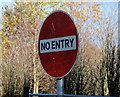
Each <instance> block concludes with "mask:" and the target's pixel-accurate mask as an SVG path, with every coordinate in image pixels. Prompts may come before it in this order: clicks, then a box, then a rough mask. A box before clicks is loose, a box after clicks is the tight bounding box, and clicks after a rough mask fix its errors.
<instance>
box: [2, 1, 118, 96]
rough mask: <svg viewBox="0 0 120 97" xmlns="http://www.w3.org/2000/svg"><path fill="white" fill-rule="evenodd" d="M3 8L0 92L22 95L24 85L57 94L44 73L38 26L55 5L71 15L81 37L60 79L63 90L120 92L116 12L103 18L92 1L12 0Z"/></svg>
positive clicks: (98, 5) (54, 8)
mask: <svg viewBox="0 0 120 97" xmlns="http://www.w3.org/2000/svg"><path fill="white" fill-rule="evenodd" d="M2 10H3V12H2V20H1V24H2V28H1V30H0V36H1V42H0V45H1V54H2V60H1V63H0V64H1V67H0V68H1V76H2V78H1V79H2V91H1V93H2V95H7V96H14V95H22V94H23V87H25V86H28V87H30V88H31V89H32V91H33V92H34V93H56V80H55V79H52V78H50V77H48V76H47V75H46V74H45V73H44V71H43V69H42V67H41V65H40V62H39V57H38V53H37V40H38V35H39V31H40V27H41V25H42V23H43V21H44V19H45V18H46V17H47V15H48V14H50V13H51V12H52V11H55V10H64V11H66V12H68V13H69V14H70V15H71V16H72V18H73V19H74V21H75V24H76V26H77V29H78V33H79V39H80V43H79V45H80V48H79V55H78V61H77V63H76V65H75V67H74V68H73V70H72V72H70V74H69V75H68V76H66V77H65V78H64V85H65V86H64V91H65V93H70V94H77V95H111V96H113V95H119V94H120V62H119V61H120V60H119V59H120V51H119V49H118V45H117V38H116V34H117V33H118V26H117V22H118V21H117V18H116V16H117V12H116V13H114V14H113V15H110V16H111V17H110V16H108V17H106V16H105V14H104V13H105V12H104V11H103V10H102V8H101V6H100V4H99V3H95V2H91V3H90V2H70V3H66V2H14V3H13V8H9V7H8V6H4V8H3V9H2ZM46 61H47V59H46Z"/></svg>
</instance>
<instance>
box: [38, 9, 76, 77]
mask: <svg viewBox="0 0 120 97" xmlns="http://www.w3.org/2000/svg"><path fill="white" fill-rule="evenodd" d="M38 53H39V57H40V62H41V65H42V67H43V69H44V70H45V71H46V72H47V74H48V75H50V76H51V77H53V78H61V77H64V76H65V75H66V74H68V73H69V72H70V70H71V68H72V67H73V66H74V64H75V62H76V58H77V54H78V33H77V29H76V26H75V24H74V22H73V20H72V19H71V17H70V15H68V14H67V13H66V12H64V11H55V12H53V13H51V14H50V15H49V16H48V17H47V18H46V19H45V21H44V22H43V25H42V27H41V30H40V34H39V39H38Z"/></svg>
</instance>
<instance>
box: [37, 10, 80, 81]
mask: <svg viewBox="0 0 120 97" xmlns="http://www.w3.org/2000/svg"><path fill="white" fill-rule="evenodd" d="M55 12H63V13H65V14H67V15H68V16H69V17H70V18H71V20H72V21H73V23H74V25H75V28H76V31H77V36H78V50H77V56H76V60H75V62H74V64H73V66H72V68H71V69H70V70H69V72H68V73H66V74H65V75H64V76H61V77H53V76H51V75H49V74H48V73H47V72H46V71H45V69H44V68H43V65H42V63H41V60H40V56H39V53H40V52H39V50H38V56H39V60H40V64H41V66H42V68H43V70H44V72H45V73H46V74H47V75H48V76H49V77H51V78H54V79H61V78H64V77H65V76H67V75H68V74H69V73H70V72H71V70H72V69H73V68H74V66H75V64H76V62H77V59H78V53H79V34H78V30H77V26H76V24H75V22H74V20H73V18H72V17H71V16H70V15H69V14H68V13H67V12H65V11H63V10H56V11H53V12H51V13H50V14H49V15H48V16H47V17H46V18H45V19H44V21H43V23H42V25H41V28H42V26H43V24H44V22H45V20H46V19H47V18H48V17H49V16H50V15H51V14H53V13H55ZM41 28H40V31H41ZM39 36H40V32H39V35H38V40H37V49H38V41H39ZM76 47H77V46H76Z"/></svg>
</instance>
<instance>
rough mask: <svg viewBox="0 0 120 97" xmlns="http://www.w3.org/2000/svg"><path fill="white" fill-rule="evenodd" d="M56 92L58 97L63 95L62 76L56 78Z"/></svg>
mask: <svg viewBox="0 0 120 97" xmlns="http://www.w3.org/2000/svg"><path fill="white" fill-rule="evenodd" d="M57 94H58V97H59V96H60V97H62V96H64V78H61V79H57Z"/></svg>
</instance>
